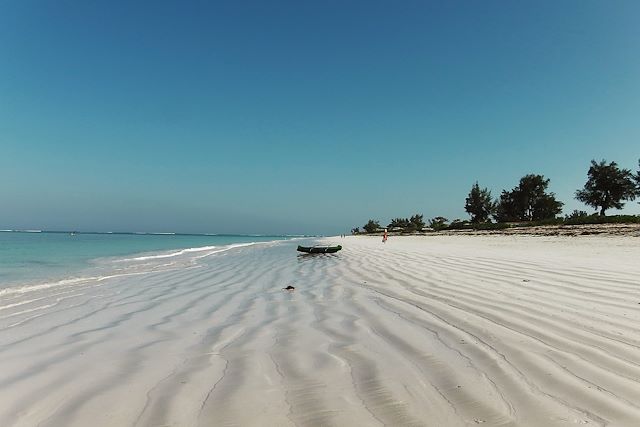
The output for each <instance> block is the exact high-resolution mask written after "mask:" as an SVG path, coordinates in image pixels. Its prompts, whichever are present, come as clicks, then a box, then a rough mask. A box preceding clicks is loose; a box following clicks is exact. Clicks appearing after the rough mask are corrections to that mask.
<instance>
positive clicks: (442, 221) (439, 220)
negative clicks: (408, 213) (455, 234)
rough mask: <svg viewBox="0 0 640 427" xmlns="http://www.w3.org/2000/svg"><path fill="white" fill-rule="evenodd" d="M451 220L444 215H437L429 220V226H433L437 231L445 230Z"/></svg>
mask: <svg viewBox="0 0 640 427" xmlns="http://www.w3.org/2000/svg"><path fill="white" fill-rule="evenodd" d="M448 222H449V220H448V219H447V218H445V217H443V216H437V217H435V218H432V219H430V220H429V227H431V228H433V229H434V230H436V231H440V230H443V229H445V228H447V225H448Z"/></svg>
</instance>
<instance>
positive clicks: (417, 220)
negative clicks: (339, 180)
mask: <svg viewBox="0 0 640 427" xmlns="http://www.w3.org/2000/svg"><path fill="white" fill-rule="evenodd" d="M549 182H550V180H549V179H546V178H545V177H544V176H543V175H535V174H529V175H525V176H523V177H522V178H520V182H519V183H518V185H517V186H515V187H514V188H512V189H511V190H503V191H502V193H501V194H500V196H499V197H498V198H497V199H493V197H492V196H491V191H489V189H487V188H481V187H480V185H479V184H478V182H477V181H476V182H475V183H474V184H473V186H472V187H471V191H470V192H469V195H468V196H467V198H466V200H465V206H464V208H465V211H466V212H467V213H468V214H469V216H470V222H471V223H472V224H487V223H491V219H493V220H495V222H496V223H498V224H504V223H509V222H539V221H545V220H552V219H555V218H557V216H558V215H559V214H560V213H561V212H562V206H563V205H564V203H562V202H561V201H559V200H557V199H556V196H555V194H554V193H552V192H547V188H548V187H549ZM636 197H640V160H639V161H638V171H637V172H636V173H635V174H634V173H633V172H632V171H631V170H630V169H623V168H620V167H619V166H618V164H617V163H616V162H610V163H607V161H606V160H601V161H600V162H596V161H595V160H592V161H591V166H590V167H589V170H588V172H587V182H586V183H585V184H584V187H583V188H581V189H578V190H576V192H575V198H576V199H577V200H579V201H581V202H582V203H584V204H585V205H587V206H591V207H593V208H594V209H596V210H597V215H598V216H601V217H604V216H605V213H606V211H607V210H610V209H622V208H623V207H624V204H625V202H627V201H631V200H635V198H636ZM587 216H588V214H587V213H586V212H584V211H577V210H576V211H574V212H572V213H571V214H570V215H567V216H566V217H565V218H568V219H575V218H579V217H587ZM456 221H458V222H460V223H461V224H462V223H464V222H465V221H459V220H456ZM456 221H454V223H452V224H448V220H447V219H446V218H444V217H435V218H433V219H431V220H430V221H429V227H431V228H432V229H434V230H440V229H443V228H446V227H449V228H451V226H452V225H454V227H453V228H455V222H456ZM425 226H426V224H425V222H424V219H423V215H421V214H415V215H413V216H412V217H410V218H394V219H392V220H391V222H390V223H389V224H388V225H387V228H388V229H402V230H403V231H405V232H411V231H419V230H422V229H423V228H425ZM362 228H363V229H364V231H365V232H367V233H372V232H375V231H377V230H379V229H380V228H381V226H380V223H379V221H376V220H373V219H370V220H369V221H368V222H367V223H366V224H365V225H364V226H363V227H362ZM351 232H352V233H358V232H360V229H359V227H355V228H353V229H352V230H351Z"/></svg>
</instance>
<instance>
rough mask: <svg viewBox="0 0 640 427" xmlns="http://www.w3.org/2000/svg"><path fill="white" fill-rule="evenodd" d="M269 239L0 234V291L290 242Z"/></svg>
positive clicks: (152, 267) (84, 234) (44, 232)
mask: <svg viewBox="0 0 640 427" xmlns="http://www.w3.org/2000/svg"><path fill="white" fill-rule="evenodd" d="M291 238H292V236H266V235H259V236H258V235H185V234H168V233H166V234H146V233H131V234H124V233H69V232H46V231H38V230H32V231H28V232H25V231H20V232H17V231H2V232H0V288H8V287H13V286H24V285H36V284H44V283H53V282H59V281H73V280H84V279H86V278H89V277H90V278H93V279H95V278H100V277H106V276H109V275H113V274H124V273H130V272H137V271H144V270H152V269H159V268H170V267H173V266H176V265H178V264H180V263H183V264H184V263H189V262H193V260H194V259H197V258H198V257H202V256H207V255H209V254H212V253H218V252H220V251H224V250H226V249H229V248H232V247H237V246H239V245H252V244H260V243H263V242H272V241H278V240H287V239H291Z"/></svg>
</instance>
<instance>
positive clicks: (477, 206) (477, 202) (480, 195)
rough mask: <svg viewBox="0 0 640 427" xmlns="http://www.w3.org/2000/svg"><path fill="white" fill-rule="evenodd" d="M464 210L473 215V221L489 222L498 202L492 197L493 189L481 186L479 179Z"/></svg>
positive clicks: (472, 188)
mask: <svg viewBox="0 0 640 427" xmlns="http://www.w3.org/2000/svg"><path fill="white" fill-rule="evenodd" d="M464 210H465V211H467V213H468V214H469V215H471V222H473V223H480V222H487V221H488V220H489V217H491V215H493V214H494V212H495V210H496V203H495V202H494V201H493V200H492V198H491V191H489V190H488V189H486V188H482V189H481V188H480V186H479V185H478V181H476V183H475V184H473V186H472V187H471V191H470V192H469V196H468V197H467V199H466V201H465V204H464Z"/></svg>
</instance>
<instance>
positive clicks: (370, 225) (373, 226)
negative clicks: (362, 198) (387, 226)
mask: <svg viewBox="0 0 640 427" xmlns="http://www.w3.org/2000/svg"><path fill="white" fill-rule="evenodd" d="M362 228H364V231H366V232H367V233H373V232H375V231H377V230H378V229H379V228H380V223H379V222H378V221H375V220H373V219H370V220H369V221H368V222H367V223H366V224H365V225H364V226H363V227H362Z"/></svg>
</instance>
